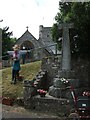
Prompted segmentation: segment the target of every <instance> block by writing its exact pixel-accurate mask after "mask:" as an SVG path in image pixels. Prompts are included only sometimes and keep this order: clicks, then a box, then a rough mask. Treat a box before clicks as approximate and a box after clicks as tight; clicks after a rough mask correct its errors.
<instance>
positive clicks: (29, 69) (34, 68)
mask: <svg viewBox="0 0 90 120" xmlns="http://www.w3.org/2000/svg"><path fill="white" fill-rule="evenodd" d="M40 68H41V61H37V62H32V63H27V64H24V65H21V71H20V75H21V76H23V77H24V80H32V79H33V78H34V77H35V75H36V74H37V73H38V72H39V70H40ZM11 71H12V69H11V67H9V68H6V69H3V70H2V79H1V80H2V85H1V86H2V96H3V97H10V98H17V97H22V96H23V81H18V82H17V84H15V85H13V84H11V83H10V82H11ZM0 83H1V82H0Z"/></svg>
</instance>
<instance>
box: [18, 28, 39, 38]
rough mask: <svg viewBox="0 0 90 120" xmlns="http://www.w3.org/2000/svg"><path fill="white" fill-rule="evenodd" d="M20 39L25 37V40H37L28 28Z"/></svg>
mask: <svg viewBox="0 0 90 120" xmlns="http://www.w3.org/2000/svg"><path fill="white" fill-rule="evenodd" d="M19 39H25V40H31V39H34V40H37V39H36V38H35V37H34V36H33V35H32V34H31V33H30V32H29V31H28V29H27V30H26V32H25V33H24V34H23V35H22V36H21V37H20V38H19ZM19 39H18V40H19Z"/></svg>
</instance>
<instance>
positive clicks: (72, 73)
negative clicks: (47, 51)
mask: <svg viewBox="0 0 90 120" xmlns="http://www.w3.org/2000/svg"><path fill="white" fill-rule="evenodd" d="M58 76H59V77H60V78H61V77H63V78H68V79H70V78H76V76H75V71H73V70H70V71H66V70H59V71H58Z"/></svg>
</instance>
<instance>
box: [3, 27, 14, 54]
mask: <svg viewBox="0 0 90 120" xmlns="http://www.w3.org/2000/svg"><path fill="white" fill-rule="evenodd" d="M8 30H9V27H4V28H3V30H2V55H5V54H6V52H7V51H8V50H12V45H13V44H14V42H15V41H16V38H11V36H12V32H8Z"/></svg>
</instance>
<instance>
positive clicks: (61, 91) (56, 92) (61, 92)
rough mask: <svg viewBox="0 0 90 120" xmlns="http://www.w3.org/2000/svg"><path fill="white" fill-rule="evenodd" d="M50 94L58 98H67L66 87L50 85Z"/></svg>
mask: <svg viewBox="0 0 90 120" xmlns="http://www.w3.org/2000/svg"><path fill="white" fill-rule="evenodd" d="M49 95H51V96H53V97H56V98H66V90H65V88H56V87H54V86H51V87H49Z"/></svg>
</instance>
